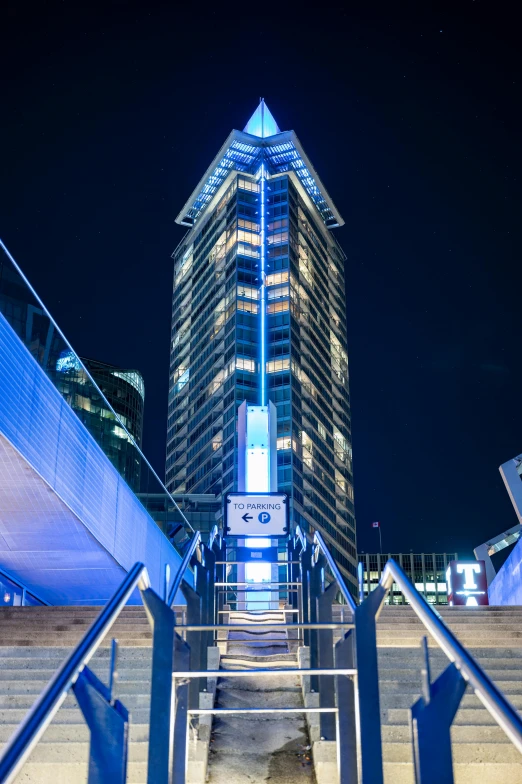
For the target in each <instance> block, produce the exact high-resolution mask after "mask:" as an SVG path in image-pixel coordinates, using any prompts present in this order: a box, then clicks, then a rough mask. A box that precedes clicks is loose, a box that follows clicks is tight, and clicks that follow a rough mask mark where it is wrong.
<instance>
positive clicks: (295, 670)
mask: <svg viewBox="0 0 522 784" xmlns="http://www.w3.org/2000/svg"><path fill="white" fill-rule="evenodd" d="M276 655H277V654H276ZM209 674H210V675H211V676H212V677H213V678H215V677H216V676H217V677H219V678H229V677H230V678H248V677H249V676H251V675H268V676H270V675H281V674H283V675H348V676H350V677H353V676H354V675H357V670H353V669H348V668H343V667H335V668H334V669H329V670H322V669H318V670H311V669H302V670H301V669H299V667H291V668H280V669H276V668H269V669H266V668H262V667H260V668H259V669H251V670H205V671H194V672H191V671H189V670H187V671H186V672H175V673H174V675H175V677H176V678H207V677H208V675H209ZM2 784H3V782H2Z"/></svg>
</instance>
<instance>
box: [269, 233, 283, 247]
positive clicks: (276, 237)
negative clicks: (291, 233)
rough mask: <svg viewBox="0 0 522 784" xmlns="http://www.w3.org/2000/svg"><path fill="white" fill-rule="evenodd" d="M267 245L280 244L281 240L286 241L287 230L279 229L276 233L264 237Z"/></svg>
mask: <svg viewBox="0 0 522 784" xmlns="http://www.w3.org/2000/svg"><path fill="white" fill-rule="evenodd" d="M266 241H267V242H268V244H269V245H280V244H281V243H282V242H288V232H287V231H281V232H279V233H278V234H271V235H270V236H268V237H267V238H266Z"/></svg>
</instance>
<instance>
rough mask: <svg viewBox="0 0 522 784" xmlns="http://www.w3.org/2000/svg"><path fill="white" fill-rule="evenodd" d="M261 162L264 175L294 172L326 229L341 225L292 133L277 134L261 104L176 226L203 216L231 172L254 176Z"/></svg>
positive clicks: (210, 171)
mask: <svg viewBox="0 0 522 784" xmlns="http://www.w3.org/2000/svg"><path fill="white" fill-rule="evenodd" d="M263 107H264V109H263ZM262 109H263V111H262ZM263 112H264V119H263V116H262V115H263ZM254 118H256V121H255V122H256V124H254ZM259 123H261V124H259ZM272 123H273V125H272ZM263 161H264V163H265V167H266V168H265V170H266V174H269V175H270V174H280V173H283V172H289V171H293V172H295V175H296V177H297V178H298V180H299V182H300V183H301V185H302V187H303V188H304V190H305V191H306V193H307V194H308V196H309V197H310V199H311V200H312V202H313V204H314V205H315V207H316V208H317V210H318V212H319V214H320V216H321V218H322V220H323V222H324V224H325V226H326V227H327V228H329V229H332V228H335V227H336V226H342V225H343V223H344V221H343V219H342V218H341V216H340V215H339V213H338V211H337V209H336V207H335V205H334V204H333V202H332V200H331V199H330V197H329V196H328V193H327V191H326V189H325V188H324V186H323V184H322V183H321V180H320V179H319V177H318V175H317V173H316V172H315V171H314V169H313V166H312V164H311V163H310V161H309V160H308V158H307V156H306V154H305V152H304V150H303V149H302V147H301V145H300V143H299V140H298V139H297V136H296V135H295V133H294V132H293V131H283V132H280V131H279V128H278V127H277V123H276V122H275V120H274V118H273V117H272V115H271V114H270V112H269V110H268V108H267V107H266V105H265V104H264V102H262V103H261V104H260V105H259V107H258V109H257V110H256V112H254V115H253V116H252V118H251V119H250V121H249V122H248V124H247V126H246V129H245V131H243V132H240V131H232V133H231V134H230V136H229V137H228V139H227V140H226V142H225V144H224V145H223V147H222V148H221V150H220V152H219V153H218V155H217V156H216V158H215V159H214V161H213V162H212V164H211V165H210V167H209V168H208V170H207V172H206V173H205V175H204V176H203V178H202V179H201V181H200V182H199V184H198V186H197V187H196V189H195V191H194V192H193V194H192V195H191V197H190V199H189V200H188V202H187V203H186V204H185V206H184V207H183V209H182V210H181V212H180V213H179V215H178V217H177V218H176V223H178V224H180V225H182V226H191V227H192V226H194V224H195V223H196V221H197V220H199V219H200V218H201V216H202V215H203V214H204V213H205V210H206V209H207V207H208V205H209V204H210V202H211V201H212V199H213V198H214V196H215V195H216V193H217V191H218V189H219V188H220V187H221V185H223V183H224V182H225V180H226V178H227V177H228V175H229V174H230V172H232V171H237V172H245V173H246V174H256V172H257V171H258V170H259V167H260V165H261V163H262V162H263Z"/></svg>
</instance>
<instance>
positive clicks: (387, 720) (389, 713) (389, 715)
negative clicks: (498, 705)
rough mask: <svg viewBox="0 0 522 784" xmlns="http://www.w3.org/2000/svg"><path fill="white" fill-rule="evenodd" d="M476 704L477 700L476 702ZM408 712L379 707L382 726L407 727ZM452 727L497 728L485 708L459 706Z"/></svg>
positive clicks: (405, 709)
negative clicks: (398, 725)
mask: <svg viewBox="0 0 522 784" xmlns="http://www.w3.org/2000/svg"><path fill="white" fill-rule="evenodd" d="M477 702H478V700H477ZM409 715H410V711H409V710H408V709H407V708H396V707H394V708H385V709H383V708H382V706H381V719H382V722H383V724H400V725H405V726H406V727H408V722H409ZM453 723H454V725H457V724H458V725H465V726H486V725H487V726H492V727H496V726H498V725H497V723H496V721H495V719H494V718H493V716H491V714H490V713H489V712H488V711H487V710H486V708H484V707H481V708H467V707H463V706H461V707H460V708H459V710H458V711H457V715H456V716H455V719H454V722H453Z"/></svg>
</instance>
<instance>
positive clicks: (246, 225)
mask: <svg viewBox="0 0 522 784" xmlns="http://www.w3.org/2000/svg"><path fill="white" fill-rule="evenodd" d="M237 225H238V226H239V228H240V229H248V230H249V231H259V223H254V222H253V221H249V220H245V219H244V218H239V220H238V222H237Z"/></svg>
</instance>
